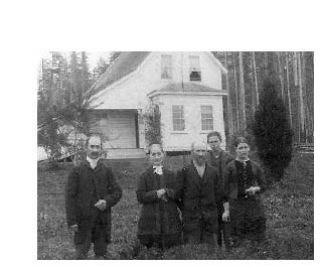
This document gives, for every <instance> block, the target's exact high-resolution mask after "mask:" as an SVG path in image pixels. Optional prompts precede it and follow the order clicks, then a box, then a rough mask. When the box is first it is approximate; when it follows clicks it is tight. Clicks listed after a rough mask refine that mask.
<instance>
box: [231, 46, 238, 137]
mask: <svg viewBox="0 0 320 267" xmlns="http://www.w3.org/2000/svg"><path fill="white" fill-rule="evenodd" d="M232 61H233V79H234V90H235V98H236V99H235V103H236V105H235V106H236V112H235V113H236V130H237V132H239V127H240V119H239V91H238V75H237V68H236V65H237V58H236V54H235V52H232Z"/></svg>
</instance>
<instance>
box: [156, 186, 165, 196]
mask: <svg viewBox="0 0 320 267" xmlns="http://www.w3.org/2000/svg"><path fill="white" fill-rule="evenodd" d="M165 194H166V190H165V189H164V188H161V189H159V190H157V196H158V198H162V197H163V196H164V195H165Z"/></svg>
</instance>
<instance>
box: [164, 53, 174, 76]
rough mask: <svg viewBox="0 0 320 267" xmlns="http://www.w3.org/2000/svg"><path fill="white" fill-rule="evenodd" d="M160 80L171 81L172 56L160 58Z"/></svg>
mask: <svg viewBox="0 0 320 267" xmlns="http://www.w3.org/2000/svg"><path fill="white" fill-rule="evenodd" d="M161 79H172V56H171V55H162V56H161Z"/></svg>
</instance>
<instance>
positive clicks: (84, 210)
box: [66, 160, 122, 234]
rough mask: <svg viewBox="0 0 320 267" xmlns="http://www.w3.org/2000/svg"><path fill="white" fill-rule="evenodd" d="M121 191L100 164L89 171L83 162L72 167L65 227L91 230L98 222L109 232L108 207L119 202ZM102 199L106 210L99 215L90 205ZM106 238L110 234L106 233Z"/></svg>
mask: <svg viewBox="0 0 320 267" xmlns="http://www.w3.org/2000/svg"><path fill="white" fill-rule="evenodd" d="M121 195H122V190H121V188H120V186H119V185H118V184H117V182H116V181H115V179H114V176H113V173H112V170H111V169H110V168H107V167H106V166H105V165H104V164H103V163H102V162H101V160H100V161H99V162H98V164H97V167H96V168H95V169H94V170H93V169H91V167H90V165H89V163H88V162H87V161H84V162H82V163H81V164H80V165H79V166H77V167H74V168H73V170H72V171H71V173H70V175H69V177H68V183H67V187H66V213H67V223H68V225H69V226H71V225H74V224H80V225H82V226H84V225H85V226H86V227H92V226H93V224H94V223H95V221H96V220H97V219H98V220H99V221H100V223H103V224H105V225H106V226H107V229H108V231H111V207H112V206H114V205H115V204H116V203H117V202H118V201H119V200H120V198H121ZM99 199H104V200H106V203H107V208H106V209H105V210H104V211H100V210H99V209H97V208H96V207H94V204H95V203H96V202H97V201H98V200H99ZM109 234H110V233H109Z"/></svg>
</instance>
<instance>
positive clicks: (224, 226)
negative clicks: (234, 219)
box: [217, 205, 229, 247]
mask: <svg viewBox="0 0 320 267" xmlns="http://www.w3.org/2000/svg"><path fill="white" fill-rule="evenodd" d="M223 210H224V209H223V206H222V205H221V207H218V233H217V242H218V245H219V246H220V247H221V246H222V240H223V242H224V245H225V246H226V247H228V246H229V236H228V227H229V225H228V223H225V222H223V221H222V214H223Z"/></svg>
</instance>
